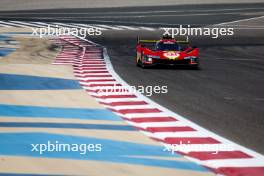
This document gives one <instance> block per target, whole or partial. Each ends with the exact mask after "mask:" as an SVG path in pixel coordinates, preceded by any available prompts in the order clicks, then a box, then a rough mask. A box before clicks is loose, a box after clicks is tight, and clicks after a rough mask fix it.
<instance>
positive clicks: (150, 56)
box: [147, 55, 160, 59]
mask: <svg viewBox="0 0 264 176" xmlns="http://www.w3.org/2000/svg"><path fill="white" fill-rule="evenodd" d="M147 57H148V58H153V59H160V57H159V56H153V55H148V56H147Z"/></svg>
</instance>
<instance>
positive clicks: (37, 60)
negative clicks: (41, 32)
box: [1, 37, 59, 64]
mask: <svg viewBox="0 0 264 176" xmlns="http://www.w3.org/2000/svg"><path fill="white" fill-rule="evenodd" d="M14 39H15V40H17V41H18V42H19V45H20V47H19V48H18V49H17V51H16V52H13V53H11V54H9V55H8V56H7V57H5V59H3V60H2V61H1V63H3V64H4V63H16V64H51V63H52V62H53V60H54V58H55V57H56V55H57V53H58V52H59V48H58V47H55V45H52V42H51V41H49V40H43V39H40V38H25V37H14ZM11 58H12V59H11Z"/></svg>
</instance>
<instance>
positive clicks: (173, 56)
mask: <svg viewBox="0 0 264 176" xmlns="http://www.w3.org/2000/svg"><path fill="white" fill-rule="evenodd" d="M163 55H164V56H165V57H166V58H168V59H172V60H175V59H178V57H179V56H180V54H179V53H178V52H175V51H168V52H165V53H164V54H163Z"/></svg>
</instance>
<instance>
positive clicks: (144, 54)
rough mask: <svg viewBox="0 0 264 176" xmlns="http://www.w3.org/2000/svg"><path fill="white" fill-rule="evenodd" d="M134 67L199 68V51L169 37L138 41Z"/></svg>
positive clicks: (186, 43)
mask: <svg viewBox="0 0 264 176" xmlns="http://www.w3.org/2000/svg"><path fill="white" fill-rule="evenodd" d="M136 50H137V57H136V65H137V66H140V67H142V68H146V67H150V66H155V65H187V66H190V67H192V68H199V58H198V55H199V49H198V48H197V47H191V46H190V45H189V42H188V41H180V40H176V39H173V38H171V37H169V36H163V38H162V39H161V40H140V39H139V38H138V42H137V47H136Z"/></svg>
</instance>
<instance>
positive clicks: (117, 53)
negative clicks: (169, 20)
mask: <svg viewBox="0 0 264 176" xmlns="http://www.w3.org/2000/svg"><path fill="white" fill-rule="evenodd" d="M148 33H149V32H148ZM109 36H110V35H109ZM111 36H115V35H111ZM129 36H132V37H129ZM153 37H157V35H153ZM263 39H264V35H263V34H262V35H261V36H256V38H254V39H253V38H251V42H250V41H249V40H247V37H244V38H243V37H239V39H237V41H236V40H235V39H234V41H236V42H234V43H232V42H230V40H231V39H227V40H220V41H218V42H215V44H212V43H208V41H203V40H199V39H196V40H195V45H197V46H198V47H199V48H200V49H201V69H200V70H190V69H188V68H182V67H177V68H162V67H161V68H153V69H141V68H138V67H136V66H135V60H134V59H135V43H136V37H135V36H134V37H133V35H131V34H130V35H129V34H128V35H125V36H122V37H120V38H119V37H118V38H115V37H106V38H104V39H102V40H97V42H99V43H102V44H104V45H105V46H106V47H107V48H108V52H109V55H110V57H111V61H112V63H113V65H114V68H115V70H116V71H117V73H119V75H120V76H121V77H122V78H123V79H124V80H126V81H127V82H128V83H129V84H131V85H135V86H139V85H143V86H148V85H153V86H155V85H159V86H163V85H166V86H168V90H169V92H168V94H154V95H153V96H151V98H152V99H153V100H155V101H156V102H158V103H159V104H161V105H164V106H165V107H168V108H169V109H171V110H173V111H175V112H177V113H179V114H180V115H183V116H184V117H186V118H188V119H190V120H192V121H194V122H195V123H197V124H199V125H201V126H203V127H205V128H207V129H210V130H212V131H214V132H216V133H217V134H220V135H222V136H224V137H226V138H228V139H231V140H233V141H235V142H237V143H239V144H242V145H244V146H247V147H249V148H252V149H254V150H256V151H258V152H261V153H263V152H264V150H263V147H262V146H263V144H264V143H263V140H262V136H263V135H264V134H263V123H264V121H263V118H262V117H263V114H264V110H263V103H264V102H263V101H264V99H263V96H264V95H263V89H264V87H263V86H264V80H263V71H264V70H263V64H264V62H263V56H264V54H263V52H262V51H263V48H264V47H263V45H261V43H262V44H264V42H263V41H264V40H263ZM197 40H198V41H197ZM243 40H247V42H246V43H245V42H244V41H243ZM256 43H257V44H256Z"/></svg>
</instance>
